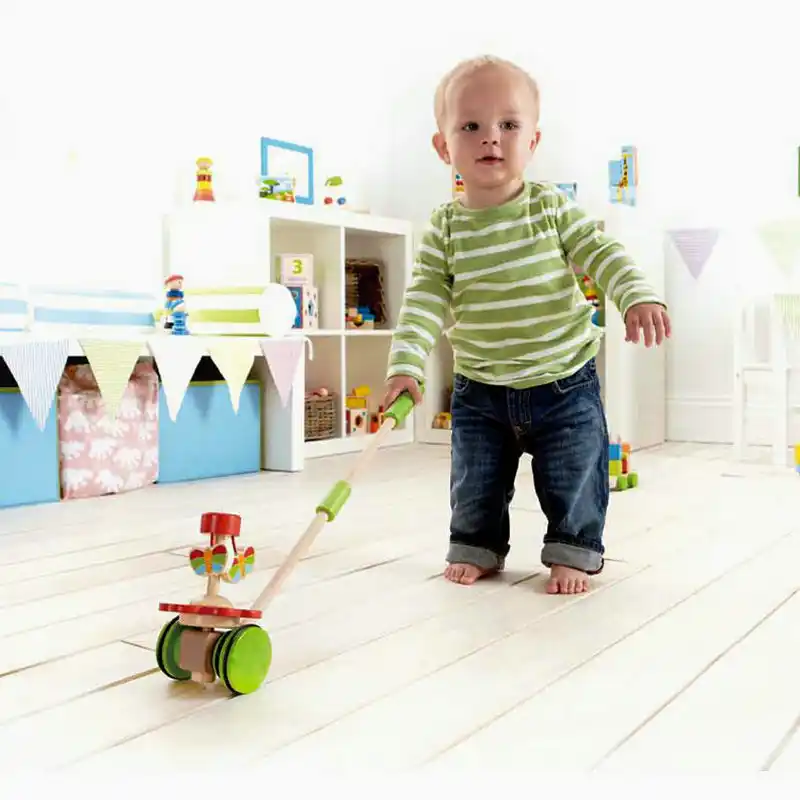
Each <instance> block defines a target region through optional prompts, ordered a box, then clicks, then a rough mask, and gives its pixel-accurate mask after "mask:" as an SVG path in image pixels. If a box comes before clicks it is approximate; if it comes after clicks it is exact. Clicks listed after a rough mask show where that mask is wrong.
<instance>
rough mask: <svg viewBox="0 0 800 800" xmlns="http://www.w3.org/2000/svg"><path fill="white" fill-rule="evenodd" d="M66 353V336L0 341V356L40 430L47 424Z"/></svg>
mask: <svg viewBox="0 0 800 800" xmlns="http://www.w3.org/2000/svg"><path fill="white" fill-rule="evenodd" d="M68 356H69V339H56V340H53V341H29V342H19V343H15V344H4V345H0V357H1V358H2V359H3V360H4V361H5V362H6V364H7V366H8V368H9V370H11V374H12V375H13V376H14V380H15V381H16V382H17V385H18V386H19V391H20V394H21V395H22V398H23V399H24V400H25V402H26V403H27V405H28V408H29V409H30V412H31V416H32V417H33V419H34V420H35V422H36V424H37V425H38V426H39V430H41V431H43V430H44V429H45V427H46V426H47V418H48V417H49V416H50V409H51V408H52V406H53V399H54V398H55V393H56V388H57V387H58V382H59V381H60V380H61V376H62V375H63V374H64V366H65V365H66V363H67V357H68Z"/></svg>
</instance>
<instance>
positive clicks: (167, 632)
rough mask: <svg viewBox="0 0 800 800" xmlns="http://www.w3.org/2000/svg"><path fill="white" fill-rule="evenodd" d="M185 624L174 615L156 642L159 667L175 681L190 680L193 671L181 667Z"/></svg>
mask: <svg viewBox="0 0 800 800" xmlns="http://www.w3.org/2000/svg"><path fill="white" fill-rule="evenodd" d="M183 631H184V626H183V625H181V624H180V622H178V617H173V618H172V619H171V620H170V621H169V622H168V623H167V624H166V625H164V627H163V628H162V629H161V632H160V633H159V634H158V641H157V642H156V662H157V663H158V668H159V669H160V670H161V671H162V672H163V673H164V674H165V675H166V676H167V677H168V678H172V680H174V681H188V680H189V678H191V677H192V673H191V672H188V671H187V670H185V669H182V668H181V665H180V658H181V634H182V633H183Z"/></svg>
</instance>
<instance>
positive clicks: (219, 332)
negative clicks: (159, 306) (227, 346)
mask: <svg viewBox="0 0 800 800" xmlns="http://www.w3.org/2000/svg"><path fill="white" fill-rule="evenodd" d="M265 288H266V287H265V286H207V287H201V288H196V287H193V288H192V289H187V290H186V293H185V297H186V310H187V311H188V312H189V332H190V333H193V334H197V335H201V336H263V335H264V327H263V325H262V324H261V321H260V320H261V318H260V315H259V312H258V301H259V298H260V297H261V295H262V294H263V292H264V289H265Z"/></svg>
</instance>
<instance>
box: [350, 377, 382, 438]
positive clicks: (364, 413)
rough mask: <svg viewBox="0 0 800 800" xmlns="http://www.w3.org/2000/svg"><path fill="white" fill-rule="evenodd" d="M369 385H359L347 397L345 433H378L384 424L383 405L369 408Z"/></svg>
mask: <svg viewBox="0 0 800 800" xmlns="http://www.w3.org/2000/svg"><path fill="white" fill-rule="evenodd" d="M369 395H370V388H369V386H357V387H356V388H355V389H353V390H352V391H351V392H350V394H349V395H347V397H346V398H345V434H346V435H347V436H352V435H354V434H355V435H358V434H362V433H377V432H378V431H379V430H380V427H381V425H383V419H384V412H383V406H378V410H377V411H370V408H369Z"/></svg>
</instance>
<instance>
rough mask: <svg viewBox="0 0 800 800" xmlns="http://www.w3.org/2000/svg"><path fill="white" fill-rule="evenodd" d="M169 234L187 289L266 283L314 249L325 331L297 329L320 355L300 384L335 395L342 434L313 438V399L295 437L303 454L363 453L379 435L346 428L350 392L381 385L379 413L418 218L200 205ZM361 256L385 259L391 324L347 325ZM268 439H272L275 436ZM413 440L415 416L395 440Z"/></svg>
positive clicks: (171, 268) (297, 403)
mask: <svg viewBox="0 0 800 800" xmlns="http://www.w3.org/2000/svg"><path fill="white" fill-rule="evenodd" d="M166 232H167V237H166V238H167V252H168V254H169V258H168V259H167V264H166V265H165V271H166V272H165V274H166V273H168V272H180V273H181V274H183V275H184V276H185V278H186V283H187V287H191V286H196V287H201V286H205V287H209V286H219V285H220V284H225V285H229V286H261V285H263V284H265V283H267V282H269V281H276V280H277V279H278V276H277V275H276V271H275V263H276V257H277V256H278V255H280V254H281V253H310V254H311V255H313V257H314V285H315V286H316V288H317V291H318V308H319V323H318V324H319V327H318V328H306V329H297V330H294V331H292V332H291V333H290V334H289V335H290V336H303V337H308V339H309V340H310V341H311V343H312V348H311V349H312V354H313V358H311V359H309V358H306V361H305V363H304V377H303V379H302V386H301V387H298V390H299V389H302V395H304V394H305V391H308V390H312V389H317V388H322V387H324V388H326V389H328V390H329V391H331V392H333V393H335V395H336V397H337V431H336V435H335V436H334V437H333V438H331V439H325V440H321V441H310V442H306V441H305V436H304V424H303V423H304V420H303V419H299V420H298V419H296V417H297V415H298V414H299V415H301V416H302V415H303V407H304V404H303V402H302V400H303V397H302V396H300V397H298V398H293V400H292V403H291V404H292V408H293V410H292V411H291V414H292V421H291V430H292V433H291V436H290V437H289V438H290V439H291V442H290V444H287V445H286V446H291V447H292V448H293V450H296V451H298V452H300V453H302V458H303V459H304V458H316V457H319V456H327V455H334V454H336V453H349V452H356V451H358V450H359V449H360V448H361V447H363V446H364V444H365V443H366V441H368V436H369V434H367V435H356V436H346V434H345V400H346V396H347V394H348V392H349V391H351V390H352V389H353V388H355V387H356V386H361V385H365V384H366V385H369V386H370V389H371V398H370V400H371V402H370V407H371V410H375V411H376V410H377V407H378V404H379V402H380V394H381V393H382V391H383V385H384V380H385V375H386V367H387V362H388V356H389V346H390V341H391V336H392V333H393V329H394V326H395V325H396V323H397V317H398V315H399V313H400V307H401V305H402V300H403V293H404V291H405V287H406V286H407V284H408V281H409V280H410V277H411V266H412V258H413V227H412V225H411V223H409V222H406V221H404V220H396V219H387V218H384V217H374V216H371V215H368V214H360V213H357V212H353V211H348V210H344V209H335V208H326V207H322V206H319V207H315V206H312V207H309V206H300V205H295V204H292V203H281V202H277V201H271V200H254V201H253V202H247V203H232V204H226V203H198V204H195V205H193V206H191V207H187V208H182V209H178V210H177V211H176V212H175V213H173V214H171V215H170V216H169V218H168V222H167V225H166ZM351 258H358V259H371V260H376V261H380V262H381V263H382V265H383V270H382V275H381V279H382V286H383V304H384V311H385V315H386V320H385V322H384V323H383V324H382V325H381V326H380V327H379V328H377V329H373V330H370V329H367V330H364V329H348V328H346V327H345V298H346V292H345V284H346V280H345V261H346V260H347V259H351ZM220 264H224V265H225V266H224V269H220ZM221 276H224V277H221ZM190 312H191V309H190ZM297 393H298V394H301V392H300V391H298V392H297ZM265 437H266V439H269V432H266V433H265ZM287 441H288V440H287ZM413 441H414V415H413V414H412V415H411V416H410V417H409V419H408V420H407V421H406V423H405V425H404V426H403V427H402V428H400V429H398V430H396V431H395V432H394V433H393V436H391V437H390V438H389V444H401V443H410V442H413Z"/></svg>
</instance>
